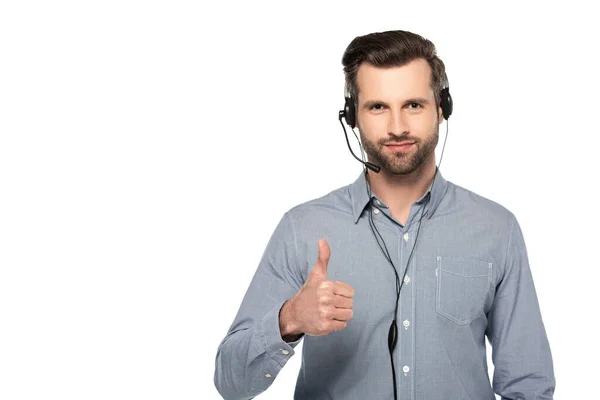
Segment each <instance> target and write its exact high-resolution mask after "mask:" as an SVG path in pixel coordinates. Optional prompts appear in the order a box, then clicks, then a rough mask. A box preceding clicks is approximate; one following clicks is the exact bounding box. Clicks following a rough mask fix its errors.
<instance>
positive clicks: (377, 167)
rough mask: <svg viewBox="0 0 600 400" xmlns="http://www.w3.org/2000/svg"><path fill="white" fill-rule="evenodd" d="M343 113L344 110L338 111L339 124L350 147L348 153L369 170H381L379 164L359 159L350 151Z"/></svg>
mask: <svg viewBox="0 0 600 400" xmlns="http://www.w3.org/2000/svg"><path fill="white" fill-rule="evenodd" d="M344 115H345V113H344V111H340V113H339V119H340V124H342V129H343V130H344V136H346V143H348V148H349V149H350V153H352V155H353V156H354V158H356V159H357V160H358V161H360V162H361V163H363V164H364V165H365V167H367V168H369V169H370V170H371V171H373V172H379V171H380V170H381V167H380V166H378V165H375V164H373V163H370V162H368V161H363V160H361V159H360V158H358V157H356V154H354V151H352V147H351V146H350V141H349V140H348V133H347V132H346V127H344V123H343V122H342V118H344Z"/></svg>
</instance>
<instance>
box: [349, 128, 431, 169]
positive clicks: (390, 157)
mask: <svg viewBox="0 0 600 400" xmlns="http://www.w3.org/2000/svg"><path fill="white" fill-rule="evenodd" d="M359 131H360V139H361V142H362V145H363V148H364V149H365V153H367V155H368V156H369V157H368V160H369V161H370V162H372V163H373V164H376V165H379V166H380V167H381V169H382V170H384V171H386V172H388V173H390V174H394V175H408V174H411V173H412V172H414V171H416V170H417V169H418V168H419V167H420V166H421V165H423V163H425V161H426V160H427V159H428V158H429V157H430V156H431V155H432V154H434V152H435V148H436V146H437V144H438V140H439V131H440V126H439V124H435V129H434V130H433V132H431V134H430V135H429V136H427V137H426V138H425V139H422V140H421V139H419V138H416V137H412V136H409V135H402V136H396V135H393V134H388V137H387V138H385V139H381V140H379V141H377V142H375V141H370V140H367V139H366V138H365V137H364V135H363V133H362V131H361V130H360V129H359ZM404 141H410V142H414V144H413V146H412V148H411V149H410V150H408V151H406V152H395V151H392V150H389V149H388V148H387V147H385V145H386V144H390V143H394V142H395V143H399V142H404Z"/></svg>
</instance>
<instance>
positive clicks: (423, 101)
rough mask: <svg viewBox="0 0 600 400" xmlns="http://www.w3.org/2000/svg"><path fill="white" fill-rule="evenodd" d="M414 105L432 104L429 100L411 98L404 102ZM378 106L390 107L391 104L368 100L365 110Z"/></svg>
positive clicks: (364, 106)
mask: <svg viewBox="0 0 600 400" xmlns="http://www.w3.org/2000/svg"><path fill="white" fill-rule="evenodd" d="M412 103H418V104H429V103H430V102H429V100H427V99H426V98H424V97H413V98H410V99H406V101H405V102H404V104H412ZM376 104H382V105H384V106H389V104H387V103H386V102H385V101H379V100H368V101H366V102H365V104H364V105H363V108H366V109H369V108H371V107H373V106H374V105H376Z"/></svg>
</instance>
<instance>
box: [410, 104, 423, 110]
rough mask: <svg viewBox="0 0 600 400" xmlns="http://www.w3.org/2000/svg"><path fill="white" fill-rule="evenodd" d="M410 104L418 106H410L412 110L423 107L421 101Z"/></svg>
mask: <svg viewBox="0 0 600 400" xmlns="http://www.w3.org/2000/svg"><path fill="white" fill-rule="evenodd" d="M409 105H410V106H416V107H409V108H410V109H411V110H418V109H419V108H423V106H422V105H421V104H419V103H410V104H409Z"/></svg>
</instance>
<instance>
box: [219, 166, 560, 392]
mask: <svg viewBox="0 0 600 400" xmlns="http://www.w3.org/2000/svg"><path fill="white" fill-rule="evenodd" d="M428 195H430V196H431V198H430V200H429V202H427V201H426V200H427V199H426V196H428ZM369 205H370V206H371V207H373V209H372V211H373V214H372V216H373V219H374V222H375V225H376V227H377V229H378V230H379V232H380V233H381V235H382V236H383V238H384V241H385V244H386V246H387V248H388V251H389V253H390V255H391V257H392V260H393V262H394V264H395V265H396V268H398V274H399V276H400V279H403V280H404V282H403V284H402V289H401V292H400V303H399V306H398V313H397V321H398V327H399V337H398V342H397V345H396V349H395V350H394V353H393V357H394V363H395V369H396V380H397V389H398V398H399V399H406V400H408V399H410V400H467V399H470V400H494V399H495V396H494V393H496V394H498V395H500V396H501V397H502V399H503V400H504V399H514V400H516V399H519V400H544V399H552V398H553V393H554V388H555V378H554V371H553V362H552V355H551V352H550V346H549V342H548V338H547V336H546V332H545V327H544V324H543V322H542V317H541V313H540V308H539V304H538V299H537V295H536V291H535V287H534V282H533V277H532V274H531V270H530V266H529V261H528V257H527V250H526V247H525V241H524V237H523V233H522V231H521V228H520V226H519V223H518V222H517V219H516V218H515V215H514V214H513V213H512V212H510V211H509V210H507V209H506V208H505V207H503V206H501V205H500V204H498V203H496V202H494V201H492V200H489V199H486V198H484V197H482V196H479V195H477V194H475V193H473V192H471V191H469V190H467V189H465V188H462V187H460V186H458V185H456V184H453V183H452V182H450V181H447V180H446V179H444V177H443V176H442V174H441V172H440V171H439V170H438V172H437V177H436V179H435V180H434V182H433V185H430V187H429V190H428V191H427V192H426V193H425V194H424V195H423V196H422V197H421V198H420V199H419V200H417V201H416V202H415V203H413V204H412V206H411V209H410V214H409V217H408V220H407V221H406V224H405V225H402V224H401V223H399V222H398V220H396V219H395V218H394V217H393V216H392V215H391V213H390V209H389V208H388V206H387V205H386V204H385V203H384V202H383V201H381V200H380V199H378V198H377V197H376V196H375V195H374V194H373V196H372V198H371V199H369V198H368V194H367V190H366V180H365V175H364V172H361V173H360V175H359V176H358V178H357V179H356V181H355V182H354V183H352V184H350V185H347V186H344V187H341V188H338V189H336V190H333V191H331V192H330V193H328V194H327V195H325V196H323V197H320V198H317V199H313V200H310V201H308V202H305V203H303V204H300V205H297V206H295V207H293V208H291V209H289V210H288V211H287V212H286V213H285V214H284V215H283V216H282V218H281V220H280V221H279V223H278V225H277V227H276V228H275V230H274V232H273V235H272V236H271V238H270V240H269V242H268V244H267V246H266V249H265V251H264V253H263V255H262V258H261V260H260V262H259V265H258V268H257V270H256V273H255V275H254V277H253V278H252V281H251V283H250V285H249V288H248V290H247V292H246V294H245V296H244V298H243V301H242V304H241V306H240V308H239V311H238V313H237V315H236V316H235V319H234V321H233V324H232V325H231V327H230V328H229V331H228V332H227V335H226V336H225V338H224V339H223V341H222V342H221V344H220V345H219V348H218V351H217V356H216V364H215V375H214V382H215V386H216V388H217V390H218V391H219V393H220V394H221V395H222V396H223V398H224V399H227V400H233V399H251V398H253V397H254V396H256V395H258V394H260V393H262V392H263V391H265V390H266V389H268V388H269V386H270V385H271V384H272V383H273V380H274V379H276V378H277V374H278V373H279V371H281V369H282V368H283V367H284V366H285V364H286V363H287V361H288V360H289V359H290V358H291V357H293V356H294V355H295V351H294V348H295V347H296V346H297V345H298V343H299V342H300V341H302V340H303V341H304V342H303V346H302V350H303V351H302V355H301V357H302V363H301V369H300V373H299V375H298V380H297V384H296V388H295V396H294V398H295V399H298V400H321V399H323V400H324V399H336V400H345V399H348V400H351V399H356V400H365V399H368V400H377V399H386V400H389V399H393V387H392V373H391V363H390V355H389V350H388V345H387V338H388V330H389V326H390V323H391V321H392V319H393V314H394V307H395V299H396V284H395V275H394V272H393V269H392V266H391V265H390V263H389V262H388V261H387V259H386V258H385V256H384V254H383V252H382V251H381V249H380V248H379V246H378V245H377V242H376V239H375V237H374V235H373V233H372V231H371V229H370V227H369V221H368V218H369ZM423 206H425V209H424V210H421V207H423ZM421 211H423V219H422V222H421V228H420V232H419V237H418V241H417V246H416V248H415V250H414V253H413V255H412V258H411V260H410V265H408V266H407V265H406V263H407V261H408V256H409V254H410V251H411V249H412V246H413V245H414V240H415V234H416V231H417V227H418V221H419V218H420V216H421ZM319 238H324V239H325V240H326V241H327V242H328V244H329V247H330V249H331V256H330V259H329V264H328V268H327V271H328V275H327V276H328V279H330V280H338V281H341V282H345V283H347V284H349V285H350V286H352V287H353V288H354V291H355V294H354V297H353V299H354V305H353V311H354V316H353V318H352V319H351V320H350V321H348V325H347V327H346V328H345V329H343V330H341V331H336V332H333V333H330V334H329V335H326V336H309V335H304V336H303V337H301V338H300V339H299V340H298V341H296V342H291V343H286V342H285V341H284V340H282V338H281V334H280V330H279V311H280V309H281V307H282V305H283V303H284V302H285V301H286V300H287V299H289V298H291V297H293V296H294V295H295V294H296V293H297V292H298V290H299V289H300V287H301V286H302V285H303V283H304V281H305V280H306V279H307V276H308V274H309V273H310V271H311V270H312V268H313V266H314V264H315V262H316V260H317V253H318V240H319ZM405 269H406V272H404V271H405ZM486 336H487V338H488V340H489V343H490V344H491V346H492V360H493V363H494V375H493V380H492V384H490V379H489V374H488V366H487V358H486V340H485V338H486Z"/></svg>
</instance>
